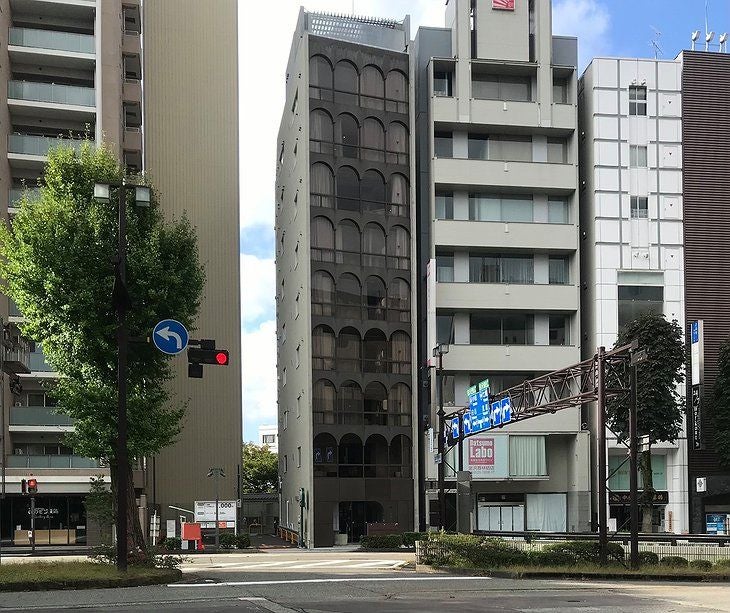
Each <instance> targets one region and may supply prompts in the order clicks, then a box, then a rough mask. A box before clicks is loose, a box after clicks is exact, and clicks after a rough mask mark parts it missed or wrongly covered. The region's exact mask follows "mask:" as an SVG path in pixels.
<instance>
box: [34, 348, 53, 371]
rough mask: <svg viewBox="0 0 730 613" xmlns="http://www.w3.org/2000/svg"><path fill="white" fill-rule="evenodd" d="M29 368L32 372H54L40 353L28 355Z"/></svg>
mask: <svg viewBox="0 0 730 613" xmlns="http://www.w3.org/2000/svg"><path fill="white" fill-rule="evenodd" d="M28 362H29V366H30V369H31V371H33V372H55V370H54V368H53V366H51V365H50V364H49V363H48V361H47V360H46V356H45V355H44V354H43V352H41V351H34V352H33V353H31V354H30V359H29V361H28Z"/></svg>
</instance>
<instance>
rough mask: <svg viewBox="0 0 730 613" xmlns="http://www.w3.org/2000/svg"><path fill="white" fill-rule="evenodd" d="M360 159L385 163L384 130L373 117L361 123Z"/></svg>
mask: <svg viewBox="0 0 730 613" xmlns="http://www.w3.org/2000/svg"><path fill="white" fill-rule="evenodd" d="M362 159H364V160H372V161H374V162H384V161H385V128H384V127H383V124H382V123H380V121H379V120H378V119H375V118H374V117H367V118H366V119H365V121H363V122H362Z"/></svg>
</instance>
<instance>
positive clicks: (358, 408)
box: [337, 381, 363, 426]
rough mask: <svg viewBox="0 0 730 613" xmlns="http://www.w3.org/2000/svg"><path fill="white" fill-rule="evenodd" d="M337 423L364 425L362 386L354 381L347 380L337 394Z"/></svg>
mask: <svg viewBox="0 0 730 613" xmlns="http://www.w3.org/2000/svg"><path fill="white" fill-rule="evenodd" d="M337 423H338V424H342V425H348V426H350V425H352V426H358V425H362V423H363V421H362V388H361V387H360V386H359V385H358V384H357V383H355V382H354V381H345V382H344V383H343V384H342V385H341V386H340V391H339V393H338V394H337Z"/></svg>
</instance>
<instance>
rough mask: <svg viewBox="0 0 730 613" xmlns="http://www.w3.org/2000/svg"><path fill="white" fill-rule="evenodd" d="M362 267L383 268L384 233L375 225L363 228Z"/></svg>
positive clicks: (370, 224)
mask: <svg viewBox="0 0 730 613" xmlns="http://www.w3.org/2000/svg"><path fill="white" fill-rule="evenodd" d="M362 251H363V265H364V266H376V267H384V266H385V231H384V230H383V228H382V227H381V226H379V225H378V224H376V223H369V224H368V225H366V226H365V232H364V233H363V245H362Z"/></svg>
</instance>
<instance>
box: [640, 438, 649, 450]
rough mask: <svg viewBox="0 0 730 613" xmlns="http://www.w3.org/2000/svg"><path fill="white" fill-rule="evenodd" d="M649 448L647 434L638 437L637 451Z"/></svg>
mask: <svg viewBox="0 0 730 613" xmlns="http://www.w3.org/2000/svg"><path fill="white" fill-rule="evenodd" d="M649 449H650V437H649V435H648V434H645V435H644V436H640V437H639V451H640V452H641V451H649Z"/></svg>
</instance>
